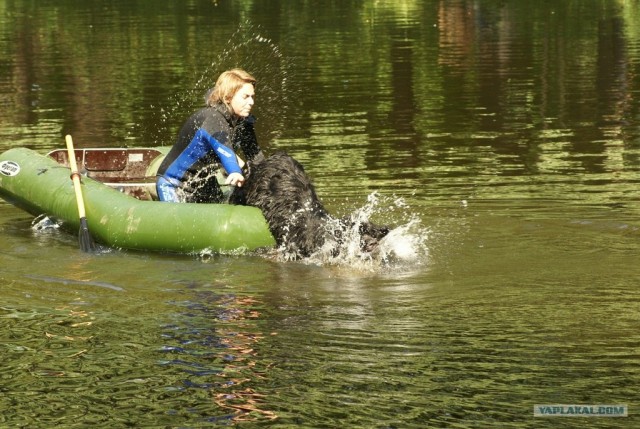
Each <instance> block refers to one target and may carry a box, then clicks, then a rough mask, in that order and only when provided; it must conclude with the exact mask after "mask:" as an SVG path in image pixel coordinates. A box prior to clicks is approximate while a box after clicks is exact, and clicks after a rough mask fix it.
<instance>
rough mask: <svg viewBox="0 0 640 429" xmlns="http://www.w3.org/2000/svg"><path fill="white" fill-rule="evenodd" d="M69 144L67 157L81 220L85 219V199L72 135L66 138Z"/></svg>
mask: <svg viewBox="0 0 640 429" xmlns="http://www.w3.org/2000/svg"><path fill="white" fill-rule="evenodd" d="M65 141H66V142H67V155H68V158H69V168H71V180H72V181H73V189H74V190H75V192H76V201H77V203H78V215H79V217H80V218H83V217H85V210H84V198H83V197H82V189H81V188H80V173H79V172H78V165H77V164H76V151H75V150H74V149H73V140H72V138H71V136H70V135H67V136H65Z"/></svg>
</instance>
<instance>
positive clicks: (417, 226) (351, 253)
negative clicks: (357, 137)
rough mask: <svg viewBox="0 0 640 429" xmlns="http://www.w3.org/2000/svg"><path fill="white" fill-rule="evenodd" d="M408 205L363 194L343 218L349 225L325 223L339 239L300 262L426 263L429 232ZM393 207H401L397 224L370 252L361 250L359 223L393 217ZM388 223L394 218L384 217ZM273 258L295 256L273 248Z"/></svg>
mask: <svg viewBox="0 0 640 429" xmlns="http://www.w3.org/2000/svg"><path fill="white" fill-rule="evenodd" d="M407 208H408V205H407V204H406V202H405V201H404V199H402V198H395V197H381V196H380V195H379V194H378V193H376V192H374V193H372V194H370V195H369V196H368V197H367V203H366V204H365V205H364V206H363V207H360V208H358V209H356V210H354V211H353V212H352V213H350V214H349V215H348V216H347V217H348V218H349V219H350V220H351V222H350V225H349V226H345V225H344V222H340V221H339V220H338V219H335V220H334V221H330V222H328V223H327V229H328V230H329V231H336V230H339V231H340V235H341V237H342V239H341V240H339V239H338V238H336V239H335V240H328V241H327V242H325V244H324V245H323V246H322V247H321V248H320V249H319V250H318V251H316V252H315V253H314V254H313V255H311V256H310V257H308V258H305V259H304V260H303V261H302V262H303V263H307V264H316V265H333V266H341V267H348V268H350V269H355V270H360V271H381V270H385V271H388V270H390V269H391V270H396V269H397V270H402V269H403V268H405V267H407V266H409V265H410V266H412V267H415V266H416V265H421V264H423V263H425V262H426V260H427V257H428V254H429V252H428V248H427V239H428V237H429V231H428V230H427V229H426V228H425V227H424V226H423V225H422V223H421V220H420V219H419V218H418V217H417V215H416V214H414V213H411V211H410V210H407ZM397 210H402V213H403V214H402V215H401V216H402V218H401V219H400V222H401V224H400V225H398V226H393V227H392V229H391V231H390V232H389V234H387V236H385V237H384V238H383V239H382V240H380V242H379V243H378V245H377V247H376V248H375V249H373V250H372V251H371V252H367V251H363V250H362V246H361V239H362V235H361V233H360V226H361V225H362V224H364V223H367V222H370V219H371V218H372V217H375V216H377V217H379V216H381V215H382V213H384V214H385V215H386V216H387V217H395V216H396V215H394V213H395V212H397ZM384 220H385V221H386V222H388V224H390V225H392V224H394V223H395V224H397V223H398V219H384ZM276 258H277V259H278V260H280V261H289V260H292V259H295V255H291V254H289V253H287V250H286V249H285V248H284V247H283V248H280V249H277V256H276Z"/></svg>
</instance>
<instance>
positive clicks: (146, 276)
mask: <svg viewBox="0 0 640 429" xmlns="http://www.w3.org/2000/svg"><path fill="white" fill-rule="evenodd" d="M639 10H640V9H639V8H638V4H637V2H634V1H631V2H617V1H595V2H594V1H588V2H587V1H572V2H560V3H558V2H534V3H531V2H515V3H514V2H511V3H504V4H503V3H496V2H488V1H464V0H458V1H450V2H435V1H426V2H416V1H376V2H374V1H363V2H356V3H353V2H332V3H331V5H328V4H327V5H324V6H323V7H318V5H315V4H314V5H311V4H307V2H299V1H298V2H297V1H294V2H278V1H271V2H266V3H265V2H254V1H245V2H223V1H218V2H211V1H208V0H207V1H205V0H189V1H186V2H180V3H179V4H178V3H176V4H170V3H166V2H157V1H146V2H139V1H134V2H129V1H128V2H124V1H112V2H109V3H108V4H107V3H103V2H95V1H86V2H82V4H77V2H70V1H57V2H46V1H45V2H42V1H39V2H35V1H23V2H19V3H15V2H6V1H5V2H2V1H0V11H1V13H0V23H1V25H0V50H1V51H2V52H3V54H2V55H1V56H0V58H1V59H0V107H1V108H0V150H2V151H4V150H6V149H8V148H10V147H16V146H27V147H31V148H34V149H37V150H41V151H43V152H44V151H47V150H50V149H53V148H61V147H63V136H64V135H65V134H66V133H70V134H72V135H73V136H74V142H75V143H76V146H78V147H91V146H94V147H95V146H106V147H118V146H123V145H126V146H155V145H168V144H171V143H172V142H173V140H174V139H175V135H176V133H177V130H178V128H179V127H180V125H181V124H182V121H183V120H184V118H186V117H187V116H188V115H189V113H190V112H191V111H192V110H193V109H194V108H196V107H197V106H199V105H201V104H202V100H203V99H202V97H203V94H204V92H205V91H206V90H207V89H208V88H209V87H210V85H211V84H212V81H213V80H214V79H215V78H216V77H217V74H218V73H219V72H220V71H221V70H224V69H225V68H229V67H233V66H241V67H245V68H246V69H247V70H249V71H251V72H252V74H254V75H256V77H257V78H258V82H259V83H258V88H257V95H258V102H257V105H256V108H255V110H256V115H257V116H258V124H257V127H258V129H257V132H258V137H259V140H260V141H261V144H262V145H263V146H264V147H265V148H266V149H267V150H268V151H273V150H277V149H284V150H287V151H288V152H289V153H290V154H291V155H293V156H294V157H295V158H296V159H298V160H299V161H300V162H301V163H302V164H303V165H304V166H305V169H306V171H307V172H308V173H309V175H310V176H311V177H312V178H313V179H314V183H315V185H316V188H317V191H318V193H319V195H320V196H321V198H322V200H323V202H324V204H325V206H326V207H327V209H329V210H330V211H331V212H332V213H334V214H335V215H337V216H345V215H350V216H353V217H355V218H360V217H362V218H370V219H371V220H373V221H375V222H377V223H384V224H390V225H392V226H395V227H397V228H396V230H395V231H394V232H392V235H391V236H390V237H389V238H388V239H387V240H386V242H385V243H383V246H382V247H381V252H380V253H378V254H376V255H374V257H372V258H367V257H363V255H362V254H360V253H358V252H352V250H353V249H352V248H351V247H350V246H349V245H350V244H352V242H349V241H348V242H347V243H346V245H345V247H344V248H343V249H342V250H343V252H342V256H341V257H339V258H331V257H328V256H327V255H316V256H315V257H314V258H310V259H307V260H303V261H286V260H283V258H279V257H278V255H277V254H275V255H274V254H273V253H271V254H268V255H256V254H244V255H216V254H203V255H173V254H158V253H151V252H129V251H123V250H117V249H104V250H103V251H102V252H100V253H98V254H95V255H86V254H83V253H82V252H80V251H79V250H78V244H77V237H75V236H73V235H72V234H69V233H67V232H65V231H64V229H61V228H57V227H55V225H51V224H49V223H47V221H46V220H42V219H38V220H36V221H35V222H34V219H32V218H31V217H30V216H29V215H27V214H26V213H24V212H22V211H20V210H18V209H16V208H14V207H12V206H10V205H9V204H7V203H5V202H0V240H1V242H2V244H3V245H2V247H1V248H0V284H1V285H2V286H1V287H2V296H3V299H2V302H0V350H1V351H2V353H1V356H2V358H0V363H1V365H0V368H1V369H0V406H1V407H2V409H3V410H4V411H3V413H2V416H0V426H2V427H5V426H6V427H43V428H44V427H53V426H56V427H87V426H94V427H126V426H132V427H194V428H195V427H209V426H211V427H218V426H238V427H283V428H284V427H362V428H371V427H379V428H391V427H398V428H400V427H402V428H405V427H415V428H423V427H459V428H472V427H474V428H475V427H478V428H480V427H504V428H530V427H531V428H533V427H536V428H538V427H543V428H544V427H554V428H555V427H567V428H569V427H570V428H578V427H580V428H582V427H597V428H614V427H615V428H619V427H629V428H631V427H636V426H638V423H637V407H638V403H639V402H640V395H639V394H638V389H637V386H638V384H639V382H640V367H639V365H638V353H639V352H638V351H639V350H640V348H639V345H640V337H639V335H638V329H637V328H638V326H639V325H640V320H639V317H638V308H639V305H638V304H639V302H640V293H639V292H638V285H637V279H638V278H639V277H640V276H639V275H640V270H639V269H638V268H637V265H638V264H637V260H638V254H639V251H640V246H639V244H638V243H639V242H640V240H639V238H640V223H639V222H638V214H639V212H638V200H639V194H638V184H639V183H640V132H639V125H638V118H639V117H640V116H639V112H640V108H639V107H640V104H639V102H638V97H637V96H638V91H639V88H640V82H639V81H638V76H640V73H639V70H638V68H639V67H640V45H639V44H638V40H640V38H639V37H638V36H639V33H640V14H639V12H638V11H639ZM535 404H627V405H628V406H629V417H626V418H616V419H612V418H568V417H565V418H550V417H549V418H534V417H533V406H534V405H535Z"/></svg>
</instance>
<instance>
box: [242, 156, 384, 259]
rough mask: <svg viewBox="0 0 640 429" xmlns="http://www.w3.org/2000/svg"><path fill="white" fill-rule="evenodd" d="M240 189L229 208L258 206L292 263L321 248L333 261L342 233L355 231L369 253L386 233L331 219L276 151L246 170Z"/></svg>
mask: <svg viewBox="0 0 640 429" xmlns="http://www.w3.org/2000/svg"><path fill="white" fill-rule="evenodd" d="M249 167H250V168H249V173H248V175H247V178H246V181H245V183H244V185H243V186H242V188H236V190H235V192H234V194H233V196H232V198H231V201H230V202H231V203H233V204H244V205H250V206H254V207H258V208H259V209H260V210H262V213H263V215H264V217H265V219H266V220H267V223H268V224H269V229H270V231H271V234H273V236H274V238H275V239H276V242H277V244H278V246H279V247H280V248H283V249H284V250H285V251H286V252H287V254H288V255H289V256H291V257H293V258H300V257H308V256H310V255H311V254H313V253H314V252H316V251H317V250H319V249H320V248H322V247H325V246H328V250H329V252H330V253H331V254H332V255H333V256H336V255H337V254H338V253H339V247H340V244H341V243H342V242H343V241H344V239H345V234H347V233H348V231H351V230H352V229H353V228H355V227H356V226H357V228H358V230H357V231H358V233H359V234H358V235H359V238H360V248H361V250H362V251H364V252H371V251H373V250H374V249H375V248H376V247H377V245H378V241H379V240H380V239H382V238H383V237H384V236H386V235H387V234H388V233H389V228H388V227H386V226H376V225H374V224H372V223H369V222H360V223H359V225H355V224H356V222H355V221H352V220H350V219H348V218H342V219H336V218H334V217H333V216H331V215H330V214H329V213H328V212H327V210H326V209H325V208H324V206H323V205H322V202H321V201H320V199H319V198H318V196H317V195H316V191H315V188H314V186H313V184H312V183H311V180H310V179H309V177H308V176H307V174H306V173H305V171H304V168H303V167H302V165H301V164H300V163H299V162H298V161H296V160H295V159H293V158H292V157H291V156H289V155H287V154H286V153H285V152H277V153H275V154H273V155H272V156H270V157H268V158H266V159H264V160H263V161H261V162H259V163H257V164H250V165H249Z"/></svg>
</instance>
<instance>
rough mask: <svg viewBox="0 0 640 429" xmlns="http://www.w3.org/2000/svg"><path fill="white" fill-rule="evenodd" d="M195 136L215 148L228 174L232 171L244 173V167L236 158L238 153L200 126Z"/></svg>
mask: <svg viewBox="0 0 640 429" xmlns="http://www.w3.org/2000/svg"><path fill="white" fill-rule="evenodd" d="M194 138H197V139H200V140H203V141H205V142H207V143H208V144H209V146H211V148H213V151H214V152H215V153H216V155H218V158H219V159H220V162H221V163H222V167H224V169H225V170H226V171H227V174H231V173H240V174H242V169H241V168H240V165H239V164H238V159H237V158H236V154H235V152H234V151H232V150H231V149H229V148H228V147H226V146H225V145H223V144H222V143H220V142H219V141H218V140H216V139H215V138H213V137H211V135H210V134H209V133H208V132H206V131H205V130H203V129H202V128H200V129H199V130H198V131H197V132H196V135H195V136H194Z"/></svg>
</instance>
